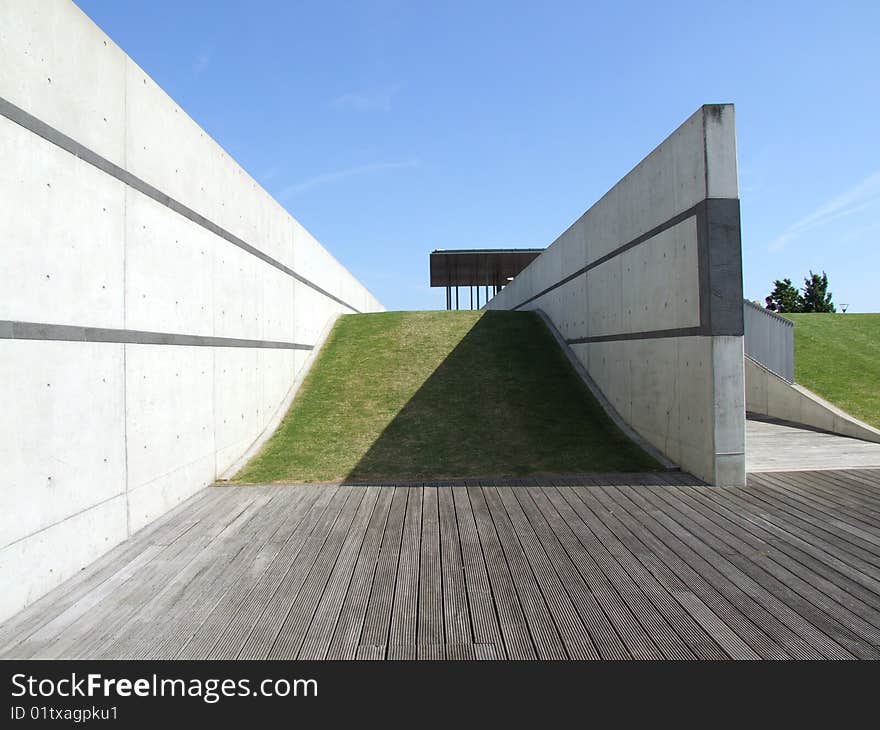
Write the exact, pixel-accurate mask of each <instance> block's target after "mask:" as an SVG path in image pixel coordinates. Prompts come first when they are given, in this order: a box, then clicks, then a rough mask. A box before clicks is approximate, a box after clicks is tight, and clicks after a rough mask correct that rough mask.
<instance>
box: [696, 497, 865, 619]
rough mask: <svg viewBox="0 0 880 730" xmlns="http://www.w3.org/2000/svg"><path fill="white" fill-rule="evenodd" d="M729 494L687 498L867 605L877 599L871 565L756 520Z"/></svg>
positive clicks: (790, 529)
mask: <svg viewBox="0 0 880 730" xmlns="http://www.w3.org/2000/svg"><path fill="white" fill-rule="evenodd" d="M732 492H733V490H730V491H727V490H725V492H724V493H722V494H720V495H719V494H713V493H712V490H711V489H710V490H705V489H703V490H695V491H693V492H690V491H689V492H687V495H688V496H689V497H691V498H692V499H694V500H696V501H697V502H698V503H699V504H701V505H703V506H705V507H706V508H709V509H712V510H713V511H715V512H716V513H718V514H719V516H721V517H724V518H726V519H727V520H729V521H731V522H733V523H734V524H737V525H739V526H740V527H742V528H743V529H744V530H746V531H748V532H749V533H751V534H752V535H754V536H755V537H757V538H760V539H762V540H765V541H768V542H770V543H772V544H773V545H774V546H775V547H776V548H777V549H779V550H781V551H782V552H784V553H786V554H787V555H789V556H791V557H792V558H794V559H796V560H799V561H800V562H802V563H803V564H804V565H805V566H806V567H808V568H810V570H814V571H816V572H817V573H818V574H820V575H822V576H824V577H826V578H828V579H829V580H832V581H839V582H840V583H841V585H842V586H843V587H845V588H846V590H848V591H849V592H851V593H853V594H854V595H855V596H856V597H858V598H861V600H864V601H866V602H868V603H872V602H876V601H878V600H880V580H878V579H877V578H875V577H874V576H873V575H871V573H876V572H877V571H876V570H875V569H872V566H871V565H869V564H867V563H864V562H863V561H860V560H858V558H855V557H853V556H851V555H849V553H846V552H844V551H838V550H837V549H836V548H835V546H834V545H831V544H829V543H820V545H819V546H817V545H816V544H815V543H814V542H812V541H811V540H809V539H803V538H802V537H801V535H802V534H805V533H803V531H801V530H799V529H798V528H797V527H796V526H789V527H788V528H787V529H783V528H781V527H779V526H778V525H776V524H775V523H774V522H773V521H772V520H771V519H764V518H759V517H756V516H755V515H754V513H753V512H752V511H751V510H749V508H748V505H747V504H745V503H744V501H743V500H741V499H739V498H737V496H736V494H735V493H732Z"/></svg>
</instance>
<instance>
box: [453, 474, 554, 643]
mask: <svg viewBox="0 0 880 730" xmlns="http://www.w3.org/2000/svg"><path fill="white" fill-rule="evenodd" d="M467 495H468V499H469V501H470V505H471V511H472V514H473V517H474V524H475V525H476V527H477V534H478V535H479V538H480V543H481V545H482V548H483V555H484V557H485V561H486V571H487V574H488V576H489V584H490V585H491V587H492V595H493V598H494V600H495V608H496V611H497V612H498V623H499V625H500V628H501V635H502V637H503V639H504V648H505V650H506V654H507V658H508V659H535V658H536V657H537V656H538V655H537V653H536V652H535V647H534V644H533V643H532V639H531V635H530V633H529V629H528V625H527V623H526V618H525V615H524V613H523V608H522V606H521V605H520V600H519V596H517V593H516V588H515V587H514V583H513V578H512V577H511V574H510V568H509V567H508V565H507V560H506V558H505V557H504V551H503V550H502V548H501V542H500V541H499V539H498V534H497V533H496V531H495V524H494V523H493V522H492V518H491V517H490V515H489V508H488V507H487V506H486V499H485V497H484V496H483V492H482V490H481V489H480V488H479V487H476V486H469V487H467Z"/></svg>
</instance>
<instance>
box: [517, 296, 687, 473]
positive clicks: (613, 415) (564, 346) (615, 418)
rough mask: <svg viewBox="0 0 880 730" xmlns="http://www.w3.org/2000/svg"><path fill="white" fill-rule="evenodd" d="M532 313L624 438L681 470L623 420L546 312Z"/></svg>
mask: <svg viewBox="0 0 880 730" xmlns="http://www.w3.org/2000/svg"><path fill="white" fill-rule="evenodd" d="M531 311H533V312H535V313H536V314H537V315H538V316H539V317H540V318H541V320H542V321H543V322H544V324H545V325H546V326H547V329H548V330H550V334H551V335H553V339H554V340H556V344H558V345H559V347H560V349H561V350H562V352H563V353H564V354H565V357H566V358H567V359H568V361H569V362H570V363H571V366H572V367H573V368H574V371H575V372H576V373H577V374H578V377H579V378H580V379H581V380H582V381H583V383H584V385H586V386H587V388H588V389H589V391H590V393H592V394H593V397H594V398H595V399H596V400H597V401H598V402H599V405H600V406H602V410H603V411H605V413H606V414H607V415H608V417H609V418H610V419H611V420H612V422H613V423H614V425H615V426H617V428H618V429H620V430H621V431H622V432H623V434H624V436H626V437H627V438H628V439H629V440H630V441H632V442H633V443H634V444H635V445H636V446H638V447H639V448H640V449H641V450H642V451H644V452H645V453H646V454H648V455H649V456H651V457H652V458H653V459H654V460H655V461H657V463H659V464H660V465H661V466H662V467H663V468H664V469H666V470H668V471H678V470H679V468H680V467H679V466H678V464H675V463H674V462H672V461H670V460H669V459H668V458H667V457H666V456H664V455H663V453H662V452H660V451H659V450H658V449H657V448H655V447H654V446H652V445H651V444H650V443H648V442H647V441H646V440H645V439H643V438H642V437H641V436H640V435H639V434H638V433H636V432H635V431H634V430H633V428H632V427H631V426H630V425H629V424H628V423H627V422H626V421H624V420H623V418H621V416H620V414H619V413H618V412H617V409H616V408H615V407H614V406H613V405H611V402H610V401H609V400H608V399H607V398H606V397H605V394H604V393H603V392H602V391H601V390H600V389H599V386H598V385H596V382H595V381H594V380H593V379H592V378H591V377H590V374H589V373H588V372H587V369H586V368H585V367H584V366H583V364H582V363H581V361H580V360H578V359H577V356H576V355H575V354H574V352H572V350H571V348H570V347H569V346H568V343H567V342H566V341H565V338H564V337H563V336H562V334H560V332H559V330H558V329H556V326H555V325H554V324H553V320H551V319H550V317H548V316H547V314H546V312H544V310H542V309H533V310H531Z"/></svg>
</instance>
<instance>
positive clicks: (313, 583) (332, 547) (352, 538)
mask: <svg viewBox="0 0 880 730" xmlns="http://www.w3.org/2000/svg"><path fill="white" fill-rule="evenodd" d="M343 489H346V490H347V491H348V492H349V493H350V497H349V500H348V503H347V504H346V506H345V507H343V508H342V513H341V514H340V516H339V519H338V520H336V523H335V524H334V525H333V529H332V530H331V531H330V534H329V535H328V536H327V540H326V541H325V542H324V544H323V545H322V546H321V550H320V552H319V553H318V556H317V557H316V558H315V562H314V563H313V564H312V568H311V570H309V574H308V575H307V576H306V579H305V581H303V583H302V585H301V586H300V589H299V590H298V591H297V593H296V597H295V598H294V599H293V601H292V602H291V605H290V608H289V609H288V611H287V616H286V617H285V618H284V622H283V623H282V624H281V626H280V627H279V628H278V631H277V633H276V636H275V640H274V642H273V643H272V646H271V648H270V649H269V651H268V653H267V654H266V655H265V656H264V657H261V658H268V659H296V657H297V655H298V654H299V650H300V647H301V646H302V642H303V639H304V638H305V635H306V632H307V631H308V628H309V624H310V623H311V622H312V621H313V620H314V619H315V617H316V612H317V610H318V609H319V608H321V609H323V610H326V611H328V612H330V616H328V618H327V623H331V622H332V627H331V629H332V628H335V625H336V624H335V619H336V616H338V608H339V605H340V604H341V602H342V598H343V597H344V596H345V592H344V591H345V589H346V588H347V587H348V583H349V581H350V580H351V572H352V570H353V569H354V561H355V559H356V557H357V551H358V550H359V549H360V546H361V543H362V542H363V539H364V532H365V530H366V527H367V524H368V523H369V520H370V515H371V514H372V513H373V507H374V506H375V504H376V497H378V492H377V487H368V488H366V489H364V488H363V487H343ZM337 564H339V565H340V570H339V571H338V572H337V573H335V576H334V569H335V568H336V566H337ZM334 577H335V580H333V579H334ZM328 587H329V589H330V592H329V593H325V590H326V589H327V588H328ZM325 595H326V596H327V600H326V603H325V600H324V597H325ZM323 628H324V627H323V625H322V626H321V627H320V629H321V630H323Z"/></svg>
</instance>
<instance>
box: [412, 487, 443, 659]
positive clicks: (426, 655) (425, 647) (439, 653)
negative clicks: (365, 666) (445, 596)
mask: <svg viewBox="0 0 880 730" xmlns="http://www.w3.org/2000/svg"><path fill="white" fill-rule="evenodd" d="M428 489H436V487H428ZM417 658H418V659H419V661H429V662H430V661H441V660H443V659H446V645H445V644H419V646H418V651H417Z"/></svg>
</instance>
